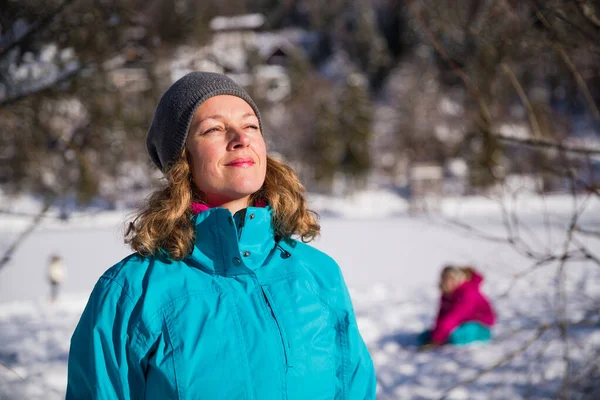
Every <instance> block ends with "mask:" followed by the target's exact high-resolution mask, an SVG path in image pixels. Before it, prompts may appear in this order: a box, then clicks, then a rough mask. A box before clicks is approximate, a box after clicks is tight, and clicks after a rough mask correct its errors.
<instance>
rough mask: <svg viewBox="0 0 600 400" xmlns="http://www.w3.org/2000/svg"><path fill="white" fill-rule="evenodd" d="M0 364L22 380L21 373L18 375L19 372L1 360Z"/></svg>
mask: <svg viewBox="0 0 600 400" xmlns="http://www.w3.org/2000/svg"><path fill="white" fill-rule="evenodd" d="M0 366H2V367H4V368H6V369H7V370H9V371H10V372H12V373H13V374H15V375H16V376H18V377H19V379H21V380H23V379H25V378H23V377H22V376H21V375H19V373H18V372H17V371H15V370H14V369H12V368H11V367H9V366H8V365H6V364H4V363H3V362H2V361H0Z"/></svg>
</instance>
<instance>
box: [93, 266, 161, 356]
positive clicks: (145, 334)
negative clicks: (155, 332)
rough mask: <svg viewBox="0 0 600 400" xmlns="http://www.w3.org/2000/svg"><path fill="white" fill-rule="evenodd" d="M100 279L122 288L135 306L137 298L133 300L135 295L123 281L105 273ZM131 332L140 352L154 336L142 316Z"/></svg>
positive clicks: (134, 345)
mask: <svg viewBox="0 0 600 400" xmlns="http://www.w3.org/2000/svg"><path fill="white" fill-rule="evenodd" d="M100 280H105V281H108V283H109V284H115V285H117V286H118V287H119V288H120V289H121V292H122V293H124V294H125V296H126V297H127V298H128V299H129V301H131V303H132V306H133V307H135V304H136V302H135V300H133V297H132V296H131V295H130V294H129V292H127V290H126V289H125V287H124V286H123V285H122V284H121V282H119V281H117V280H116V279H114V278H112V277H109V276H104V275H103V276H101V277H100ZM131 334H132V335H133V337H132V338H131V345H132V346H133V347H134V348H135V350H137V351H138V352H141V351H143V350H144V344H146V343H147V342H148V340H149V338H150V337H151V336H152V335H151V334H150V332H149V331H148V329H147V328H146V327H145V326H144V324H143V320H142V318H141V316H140V317H139V318H138V320H137V321H136V322H135V324H134V325H133V327H132V330H131ZM140 355H141V354H140Z"/></svg>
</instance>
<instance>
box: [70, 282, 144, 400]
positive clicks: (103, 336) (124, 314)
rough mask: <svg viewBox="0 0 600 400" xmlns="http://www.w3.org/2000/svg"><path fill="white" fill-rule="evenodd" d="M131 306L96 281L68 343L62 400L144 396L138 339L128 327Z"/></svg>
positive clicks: (114, 287)
mask: <svg viewBox="0 0 600 400" xmlns="http://www.w3.org/2000/svg"><path fill="white" fill-rule="evenodd" d="M133 306H134V302H133V301H132V299H131V298H129V296H128V295H127V293H126V292H125V290H123V288H122V287H121V286H120V285H118V284H117V283H116V282H113V281H112V280H110V279H109V278H100V280H99V281H98V283H97V284H96V286H95V287H94V290H93V292H92V294H91V296H90V298H89V301H88V303H87V305H86V307H85V310H84V311H83V314H82V316H81V318H80V320H79V323H78V325H77V328H76V329H75V332H74V333H73V336H72V338H71V348H70V351H69V361H68V381H67V394H66V399H67V400H70V399H132V398H141V397H143V396H144V387H145V380H144V371H143V370H144V366H143V364H144V357H143V355H142V353H143V352H141V351H140V348H142V346H141V345H140V343H141V342H142V341H143V340H142V338H143V336H142V335H141V334H139V333H138V331H136V329H135V328H134V327H135V324H134V323H132V322H133V321H132V317H131V316H132V310H133V308H134V307H133Z"/></svg>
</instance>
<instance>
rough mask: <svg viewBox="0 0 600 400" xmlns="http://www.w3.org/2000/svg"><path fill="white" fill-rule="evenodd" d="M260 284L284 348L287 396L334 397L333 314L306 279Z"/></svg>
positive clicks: (300, 398)
mask: <svg viewBox="0 0 600 400" xmlns="http://www.w3.org/2000/svg"><path fill="white" fill-rule="evenodd" d="M262 287H263V292H264V293H265V298H266V299H267V300H268V302H269V303H270V306H271V309H272V310H273V314H274V315H275V316H276V319H277V323H278V325H279V328H280V329H279V331H280V333H281V339H282V343H283V344H284V349H285V351H286V357H287V364H288V367H289V368H288V370H287V373H286V386H287V390H288V399H289V400H305V399H311V400H331V399H333V398H334V397H335V390H336V372H337V369H338V366H337V363H336V357H337V354H339V351H338V350H337V349H336V329H335V314H334V313H333V311H332V310H330V309H329V308H328V307H327V306H326V305H325V304H324V303H323V302H322V301H321V300H320V298H319V297H318V296H316V295H315V293H314V290H313V288H312V285H311V282H310V281H309V280H308V279H302V278H298V277H295V278H294V279H283V280H278V281H274V282H270V283H269V284H267V285H264V286H262Z"/></svg>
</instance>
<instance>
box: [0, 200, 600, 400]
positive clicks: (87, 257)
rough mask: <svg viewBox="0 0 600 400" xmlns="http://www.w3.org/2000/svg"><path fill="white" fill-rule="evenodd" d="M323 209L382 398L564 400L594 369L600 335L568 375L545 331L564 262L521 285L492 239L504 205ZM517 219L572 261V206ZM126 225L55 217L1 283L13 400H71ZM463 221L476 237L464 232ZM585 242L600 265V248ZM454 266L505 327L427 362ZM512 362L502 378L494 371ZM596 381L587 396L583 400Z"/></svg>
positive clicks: (518, 260) (532, 237)
mask: <svg viewBox="0 0 600 400" xmlns="http://www.w3.org/2000/svg"><path fill="white" fill-rule="evenodd" d="M311 205H312V208H313V209H315V210H316V211H318V212H320V213H321V215H322V218H321V224H322V236H321V238H319V239H318V240H317V241H316V242H315V243H314V246H316V247H318V248H320V249H322V250H324V251H326V252H327V253H329V254H330V255H331V256H333V257H334V258H335V259H336V260H337V261H338V262H339V264H340V265H341V267H342V269H343V271H344V275H345V278H346V281H347V283H348V286H349V287H350V289H351V295H352V298H353V301H354V305H355V308H356V312H357V316H358V322H359V327H360V329H361V332H362V335H363V337H364V339H365V341H366V342H367V345H368V346H369V349H370V351H371V354H372V357H373V360H374V362H375V366H376V371H377V377H378V398H380V399H383V400H387V399H433V398H440V397H442V396H444V395H448V396H449V398H453V399H490V398H494V399H519V398H552V397H553V393H555V392H556V391H557V390H559V389H560V388H561V385H562V384H563V381H562V376H563V375H564V371H565V368H567V367H568V368H569V371H570V372H571V373H572V374H573V376H574V377H577V376H589V373H587V374H586V372H589V371H593V368H594V367H595V364H593V363H594V362H597V360H598V357H597V355H598V352H599V351H600V327H599V326H597V325H596V326H593V325H592V326H589V325H586V326H580V327H574V328H572V329H571V330H570V331H569V340H570V343H571V345H570V346H569V347H568V349H569V354H568V356H569V359H570V360H571V362H570V363H569V365H568V366H567V364H566V363H565V361H564V359H565V357H564V346H563V341H562V340H561V337H560V335H559V334H558V332H557V330H552V329H548V330H544V329H543V327H544V326H545V325H544V324H546V325H548V324H549V323H550V322H552V321H554V319H555V318H556V317H555V314H554V313H553V307H552V304H553V301H554V300H555V296H556V290H555V288H556V285H555V281H554V279H555V277H556V272H557V265H558V264H557V263H554V264H549V265H548V266H545V267H544V268H539V269H537V270H536V271H534V272H533V273H531V274H526V275H524V277H523V278H522V279H519V280H516V281H515V280H513V277H514V276H515V275H516V274H519V273H522V272H523V271H525V270H527V269H528V268H529V267H531V265H532V264H533V261H532V260H530V259H528V258H526V257H525V256H523V255H521V254H519V253H517V252H516V251H515V250H514V249H513V248H512V247H511V246H510V245H509V244H508V243H506V241H500V240H484V239H482V238H481V237H480V236H481V235H479V233H485V235H487V236H493V237H494V238H495V239H499V238H501V237H506V231H505V227H504V225H503V223H502V214H501V212H500V210H501V209H500V208H499V206H498V203H497V202H496V201H492V200H488V199H482V198H473V199H455V200H452V199H449V200H446V201H444V202H443V203H442V204H441V210H442V214H438V215H437V216H429V217H428V216H423V215H421V216H411V215H409V214H408V213H407V206H406V204H405V202H404V201H403V200H402V199H399V198H398V197H396V196H393V195H392V194H389V193H367V194H364V195H361V196H357V197H354V198H352V199H345V200H342V199H329V198H324V197H318V196H312V197H311ZM31 207H33V206H31ZM508 207H509V211H510V210H511V209H513V208H515V209H518V210H519V216H520V221H521V225H519V228H520V232H522V237H523V238H525V239H526V241H527V243H529V244H530V245H531V246H532V248H533V249H534V250H536V251H542V250H545V249H549V250H550V251H551V252H553V253H558V252H559V251H560V249H561V246H562V244H563V242H564V239H565V232H564V226H565V224H567V223H568V222H569V220H570V217H571V215H570V212H571V210H572V199H571V198H569V197H568V196H553V197H550V198H547V199H545V200H542V199H540V198H523V199H521V200H520V203H518V204H514V203H509V204H508ZM125 216H126V214H125V213H124V212H110V213H108V212H101V213H97V214H94V215H89V214H86V215H79V216H78V215H75V216H73V217H72V218H71V219H70V221H69V222H62V221H59V220H56V219H52V218H49V219H47V220H45V221H44V223H43V224H42V226H40V227H39V229H37V230H36V231H35V232H34V233H33V234H32V235H31V236H30V237H29V238H28V239H27V241H26V242H25V243H24V244H23V245H22V246H21V247H20V248H19V249H18V250H17V252H16V253H15V255H14V257H13V259H12V260H11V262H10V263H9V264H8V265H6V266H5V267H4V268H3V270H1V271H0V342H1V343H2V346H0V362H1V363H2V364H4V367H3V366H0V398H1V399H50V400H51V399H58V398H62V397H63V396H64V387H65V382H66V361H67V357H68V346H69V338H70V335H71V333H72V331H73V329H74V327H75V325H76V323H77V320H78V318H79V314H80V313H81V311H82V309H83V307H84V305H85V302H86V301H87V296H88V294H89V291H90V290H91V288H92V286H93V284H94V282H95V281H96V280H97V278H98V277H99V276H100V274H101V273H102V272H103V271H104V270H105V269H107V268H108V267H110V266H111V265H112V264H114V263H115V262H116V261H118V260H119V259H120V258H122V257H123V256H124V255H126V254H128V252H129V250H128V249H127V248H126V247H125V246H124V245H123V244H122V239H121V232H122V221H123V219H124V218H125ZM454 219H460V221H461V222H462V223H467V224H469V225H470V226H472V227H473V228H474V229H470V230H467V229H465V228H461V227H459V226H457V225H456V224H455V223H453V222H451V220H454ZM581 219H582V221H583V222H584V225H585V226H589V227H593V226H594V225H595V226H596V227H597V226H598V225H600V224H599V223H600V202H598V201H595V202H591V203H589V204H588V206H587V211H586V212H585V213H584V214H583V215H582V216H581ZM27 221H28V219H27V218H26V217H23V216H21V217H19V216H12V217H8V216H5V217H2V218H1V219H0V246H1V248H0V250H3V248H5V247H6V246H7V245H8V244H9V243H10V242H11V240H12V239H13V238H14V237H15V234H16V233H17V232H19V231H20V230H21V229H23V228H24V227H25V226H26V224H27ZM578 240H580V241H581V243H582V244H585V245H587V248H588V249H590V250H592V251H595V254H596V255H598V254H600V240H598V239H597V238H593V237H592V238H590V237H580V238H579V239H578ZM53 252H58V253H59V254H61V255H63V257H64V259H65V263H66V265H67V267H68V279H67V282H66V283H65V285H64V293H63V296H62V297H61V299H60V300H59V301H58V302H57V303H54V304H50V303H48V302H47V301H46V298H47V295H48V292H49V290H48V287H47V284H46V281H45V277H44V271H45V270H44V268H45V263H46V261H47V258H48V256H49V255H50V254H51V253H53ZM447 262H455V263H470V264H472V265H474V266H475V267H477V268H478V269H479V270H481V271H482V272H483V274H484V276H485V278H486V280H485V282H484V285H483V290H484V292H485V293H486V294H487V295H488V297H490V299H491V300H492V302H493V304H494V306H495V308H496V310H497V312H498V317H499V322H498V327H497V329H495V331H494V340H493V342H492V343H491V344H489V345H472V346H467V347H461V348H451V347H445V348H441V349H437V350H433V351H428V352H417V350H416V347H415V342H414V337H415V335H416V334H417V333H419V332H420V331H421V330H423V329H425V328H427V327H428V326H429V325H430V324H431V322H432V320H433V318H434V313H435V311H436V306H437V296H438V293H437V288H436V287H437V280H438V272H439V269H440V268H441V266H442V265H443V264H445V263H447ZM568 265H569V267H568V269H566V271H565V274H566V279H565V280H564V282H565V285H564V291H565V292H566V293H569V294H570V297H569V301H568V310H572V312H571V313H570V314H569V316H570V320H571V321H575V322H576V321H579V320H585V319H586V318H587V316H586V315H583V314H582V313H581V312H580V311H581V310H586V309H592V308H591V307H593V305H594V302H596V305H597V304H598V303H597V302H598V300H599V299H600V268H598V266H596V265H594V264H592V263H591V262H585V261H581V262H573V263H570V264H568ZM509 289H510V290H509ZM540 327H541V329H540ZM538 336H539V338H538ZM534 338H537V339H536V340H535V341H534V340H533V339H534ZM530 343H531V345H530V346H529V347H527V349H525V350H524V351H521V350H522V348H524V347H526V346H527V345H528V344H530ZM513 353H514V357H510V359H509V360H506V361H505V362H503V363H501V365H500V366H499V368H496V369H494V370H493V371H491V372H489V373H484V372H486V370H487V369H488V368H490V367H491V366H493V365H495V364H497V363H498V362H499V361H500V360H502V359H503V358H505V357H507V356H511V355H513ZM594 354H595V355H596V357H595V358H594V357H593V355H594ZM594 360H595V361H594ZM478 374H482V376H481V377H480V378H479V379H477V380H476V381H475V382H473V383H470V384H468V385H465V386H459V387H456V388H455V389H454V390H452V391H450V392H448V390H449V389H452V388H453V387H454V386H456V385H458V384H459V383H461V382H465V381H469V380H471V379H472V378H474V377H476V376H478ZM573 382H576V380H574V381H573ZM584 383H585V382H583V381H581V382H580V383H575V384H578V385H580V388H581V391H583V390H584V389H585V387H584Z"/></svg>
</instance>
